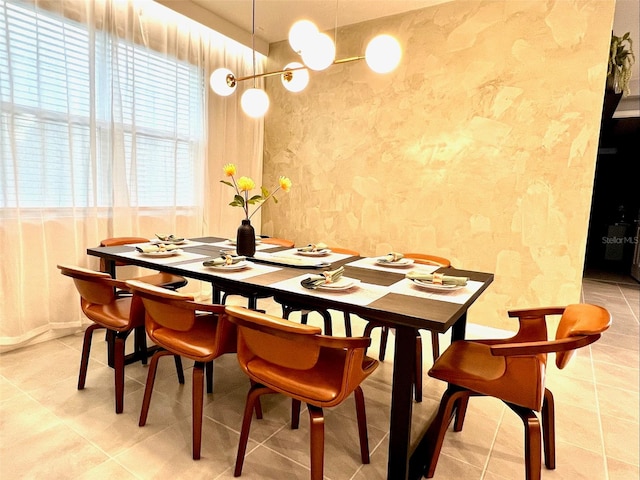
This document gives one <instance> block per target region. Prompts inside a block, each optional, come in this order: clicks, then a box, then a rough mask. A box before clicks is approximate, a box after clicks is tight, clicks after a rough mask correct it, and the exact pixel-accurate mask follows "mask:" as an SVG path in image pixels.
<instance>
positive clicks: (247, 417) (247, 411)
mask: <svg viewBox="0 0 640 480" xmlns="http://www.w3.org/2000/svg"><path fill="white" fill-rule="evenodd" d="M265 393H273V390H271V389H270V388H267V387H264V386H262V385H259V384H257V383H253V384H252V385H251V388H250V389H249V393H247V402H246V403H245V406H244V415H243V416H242V428H241V429H240V439H239V440H238V454H237V455H236V466H235V470H234V471H233V476H234V477H239V476H240V475H241V474H242V465H243V463H244V455H245V453H246V451H247V442H248V441H249V430H250V429H251V418H252V417H253V411H254V409H255V408H256V402H259V401H260V396H261V395H264V394H265Z"/></svg>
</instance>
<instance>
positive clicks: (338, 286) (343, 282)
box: [316, 277, 360, 292]
mask: <svg viewBox="0 0 640 480" xmlns="http://www.w3.org/2000/svg"><path fill="white" fill-rule="evenodd" d="M359 283H360V280H358V279H356V278H349V277H340V279H339V280H338V281H337V282H332V283H325V284H323V285H318V286H317V287H316V288H317V289H318V290H324V291H327V292H339V291H342V290H348V289H350V288H351V287H355V286H356V285H358V284H359Z"/></svg>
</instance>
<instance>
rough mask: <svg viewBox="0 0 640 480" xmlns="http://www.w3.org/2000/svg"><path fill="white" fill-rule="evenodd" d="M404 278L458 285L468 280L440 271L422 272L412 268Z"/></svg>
mask: <svg viewBox="0 0 640 480" xmlns="http://www.w3.org/2000/svg"><path fill="white" fill-rule="evenodd" d="M405 277H406V278H409V279H411V280H423V281H426V282H432V283H433V284H434V285H438V284H442V285H460V286H464V285H466V284H467V282H468V281H469V278H468V277H453V276H450V275H443V274H441V273H424V272H418V271H416V270H413V271H411V272H408V273H407V274H406V275H405Z"/></svg>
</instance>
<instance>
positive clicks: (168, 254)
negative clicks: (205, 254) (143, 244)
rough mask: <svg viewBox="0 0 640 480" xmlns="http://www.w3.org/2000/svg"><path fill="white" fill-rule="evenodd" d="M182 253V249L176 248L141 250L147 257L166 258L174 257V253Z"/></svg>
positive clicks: (141, 253)
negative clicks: (153, 250) (151, 250)
mask: <svg viewBox="0 0 640 480" xmlns="http://www.w3.org/2000/svg"><path fill="white" fill-rule="evenodd" d="M181 253H182V250H181V249H179V248H174V249H173V250H158V251H157V252H140V255H145V256H147V257H156V258H164V257H173V256H174V255H180V254H181Z"/></svg>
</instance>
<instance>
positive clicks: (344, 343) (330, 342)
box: [318, 335, 371, 350]
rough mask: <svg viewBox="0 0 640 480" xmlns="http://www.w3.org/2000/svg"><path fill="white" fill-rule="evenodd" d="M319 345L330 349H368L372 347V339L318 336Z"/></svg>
mask: <svg viewBox="0 0 640 480" xmlns="http://www.w3.org/2000/svg"><path fill="white" fill-rule="evenodd" d="M318 344H319V345H320V346H323V347H329V348H346V349H350V350H354V349H357V348H367V347H368V346H369V345H371V338H370V337H333V336H330V335H318Z"/></svg>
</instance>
